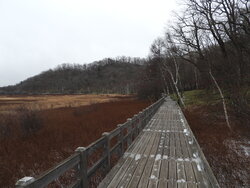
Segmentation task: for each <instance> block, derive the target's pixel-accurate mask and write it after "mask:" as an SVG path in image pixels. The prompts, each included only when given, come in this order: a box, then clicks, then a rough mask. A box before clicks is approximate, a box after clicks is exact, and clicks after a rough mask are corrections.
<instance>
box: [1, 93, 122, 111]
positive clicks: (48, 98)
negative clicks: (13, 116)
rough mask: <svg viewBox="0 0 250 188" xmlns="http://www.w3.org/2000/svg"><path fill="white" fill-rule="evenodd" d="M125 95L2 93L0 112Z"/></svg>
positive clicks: (96, 100) (108, 99)
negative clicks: (11, 94)
mask: <svg viewBox="0 0 250 188" xmlns="http://www.w3.org/2000/svg"><path fill="white" fill-rule="evenodd" d="M121 97H126V96H124V95H118V94H105V95H22V96H20V95H17V96H16V95H13V96H6V95H0V113H3V112H13V110H15V109H17V108H20V107H25V108H30V109H34V110H45V109H54V108H62V107H77V106H84V105H89V104H94V103H100V102H109V101H114V100H118V99H120V98H121Z"/></svg>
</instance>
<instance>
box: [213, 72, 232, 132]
mask: <svg viewBox="0 0 250 188" xmlns="http://www.w3.org/2000/svg"><path fill="white" fill-rule="evenodd" d="M209 74H210V76H211V78H212V80H213V81H214V84H215V85H216V87H217V89H218V91H219V93H220V97H221V100H222V104H223V109H224V114H225V119H226V123H227V126H228V128H229V129H230V130H232V127H231V125H230V123H229V118H228V113H227V106H226V102H225V97H224V95H223V93H222V90H221V88H220V86H219V84H218V83H217V81H216V79H215V78H214V76H213V74H212V72H211V70H210V71H209Z"/></svg>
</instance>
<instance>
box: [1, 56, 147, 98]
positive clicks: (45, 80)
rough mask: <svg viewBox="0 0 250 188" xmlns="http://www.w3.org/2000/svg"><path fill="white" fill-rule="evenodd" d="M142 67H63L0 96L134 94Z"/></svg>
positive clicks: (116, 64) (108, 64)
mask: <svg viewBox="0 0 250 188" xmlns="http://www.w3.org/2000/svg"><path fill="white" fill-rule="evenodd" d="M142 68H143V65H141V64H136V63H130V62H119V61H115V60H111V59H110V60H109V61H107V62H105V63H104V62H103V61H99V62H96V63H93V64H90V65H75V64H73V65H72V64H63V65H60V66H58V67H57V68H55V69H53V70H51V69H50V70H48V71H45V72H42V73H41V74H39V75H36V76H34V77H31V78H28V79H26V80H24V81H22V82H20V83H19V84H16V85H14V86H8V87H2V88H0V93H1V94H69V93H84V94H86V93H121V94H130V93H134V92H136V85H137V81H138V80H139V75H140V72H141V70H142Z"/></svg>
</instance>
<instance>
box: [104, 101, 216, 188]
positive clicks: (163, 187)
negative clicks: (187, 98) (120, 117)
mask: <svg viewBox="0 0 250 188" xmlns="http://www.w3.org/2000/svg"><path fill="white" fill-rule="evenodd" d="M99 187H101V188H104V187H105V188H106V187H108V188H116V187H120V188H125V187H141V188H146V187H148V188H150V187H158V188H167V187H170V188H172V187H178V188H179V187H180V188H181V187H187V188H192V187H219V185H218V183H217V180H216V179H215V177H214V175H213V172H212V171H211V168H210V167H209V165H208V163H207V161H206V159H205V157H204V155H203V153H202V151H201V149H200V147H199V145H198V143H197V141H196V139H195V137H194V135H193V133H192V131H191V129H190V127H189V125H188V123H187V121H186V119H185V117H184V115H183V114H182V111H181V109H180V108H179V107H178V105H176V103H175V102H174V101H172V100H171V99H170V98H166V101H165V102H164V103H163V105H162V106H161V107H160V108H159V109H158V111H157V112H156V114H155V115H154V116H153V118H152V119H151V120H150V121H149V123H148V124H147V125H146V127H145V128H144V129H143V131H142V132H141V133H140V135H139V136H138V137H137V138H136V140H135V141H134V142H133V144H132V145H131V146H130V147H129V148H128V150H127V151H126V152H125V153H124V155H123V157H122V158H121V159H120V160H119V162H118V164H117V165H115V166H114V167H113V168H112V169H111V171H110V172H109V173H108V174H107V176H106V177H105V179H104V180H103V181H102V182H101V184H100V185H99Z"/></svg>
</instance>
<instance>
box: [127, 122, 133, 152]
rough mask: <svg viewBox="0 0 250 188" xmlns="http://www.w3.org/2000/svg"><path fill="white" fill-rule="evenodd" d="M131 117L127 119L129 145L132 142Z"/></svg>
mask: <svg viewBox="0 0 250 188" xmlns="http://www.w3.org/2000/svg"><path fill="white" fill-rule="evenodd" d="M131 120H132V119H131V118H128V119H127V122H128V127H127V129H128V139H127V145H128V147H129V146H130V144H131V143H132V124H131Z"/></svg>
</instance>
